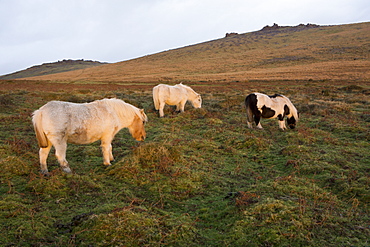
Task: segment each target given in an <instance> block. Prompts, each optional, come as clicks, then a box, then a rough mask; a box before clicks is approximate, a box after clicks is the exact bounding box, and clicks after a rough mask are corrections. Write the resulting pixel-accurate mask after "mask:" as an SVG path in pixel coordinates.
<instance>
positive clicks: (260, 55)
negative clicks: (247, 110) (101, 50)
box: [27, 22, 370, 84]
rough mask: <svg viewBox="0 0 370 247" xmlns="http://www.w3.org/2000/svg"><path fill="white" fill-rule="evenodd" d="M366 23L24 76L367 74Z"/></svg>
mask: <svg viewBox="0 0 370 247" xmlns="http://www.w3.org/2000/svg"><path fill="white" fill-rule="evenodd" d="M369 54H370V23H369V22H367V23H359V24H350V25H338V26H314V25H299V26H296V27H276V28H264V29H262V30H260V31H257V32H251V33H245V34H239V35H232V36H229V37H225V38H222V39H218V40H213V41H209V42H204V43H201V44H196V45H191V46H187V47H183V48H179V49H175V50H169V51H165V52H161V53H157V54H153V55H150V56H145V57H141V58H138V59H134V60H130V61H124V62H120V63H115V64H110V65H106V66H102V67H96V68H91V69H85V70H84V71H72V72H66V73H61V74H54V75H48V76H41V77H35V78H27V79H37V80H58V81H63V80H64V81H75V82H84V81H90V82H91V81H94V82H159V81H167V82H178V81H185V82H186V81H189V82H198V83H199V82H203V83H207V82H211V84H214V83H217V82H218V81H221V82H224V81H228V82H234V81H246V80H351V81H367V82H368V81H369V78H370V71H369V67H370V57H369Z"/></svg>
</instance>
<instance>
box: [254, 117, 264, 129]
mask: <svg viewBox="0 0 370 247" xmlns="http://www.w3.org/2000/svg"><path fill="white" fill-rule="evenodd" d="M254 122H255V123H256V125H257V126H256V127H257V128H258V129H263V128H262V125H261V117H260V116H257V115H255V116H254Z"/></svg>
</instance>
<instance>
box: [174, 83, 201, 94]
mask: <svg viewBox="0 0 370 247" xmlns="http://www.w3.org/2000/svg"><path fill="white" fill-rule="evenodd" d="M176 86H180V87H183V88H185V89H186V90H189V91H191V92H192V93H194V94H197V93H196V92H195V91H194V90H193V89H192V88H191V87H189V86H187V85H184V84H182V83H180V84H176Z"/></svg>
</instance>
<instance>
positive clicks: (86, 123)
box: [32, 99, 148, 174]
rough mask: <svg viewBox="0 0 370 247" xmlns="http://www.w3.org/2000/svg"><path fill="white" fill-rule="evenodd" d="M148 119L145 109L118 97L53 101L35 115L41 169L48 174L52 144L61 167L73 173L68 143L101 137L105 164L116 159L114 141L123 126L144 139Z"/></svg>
mask: <svg viewBox="0 0 370 247" xmlns="http://www.w3.org/2000/svg"><path fill="white" fill-rule="evenodd" d="M147 121H148V118H147V116H146V115H145V113H144V110H143V109H142V110H140V109H138V108H136V107H135V106H133V105H130V104H128V103H125V102H124V101H122V100H119V99H102V100H96V101H94V102H91V103H83V104H77V103H70V102H63V101H50V102H48V103H47V104H45V105H44V106H42V107H41V108H40V109H38V110H36V111H35V112H34V113H33V116H32V123H33V126H34V129H35V133H36V138H37V141H38V145H39V146H40V150H39V156H40V166H41V172H42V173H44V174H48V168H47V164H46V160H47V157H48V154H49V152H50V149H51V147H52V146H54V148H55V155H56V157H57V159H58V162H59V164H60V166H61V168H62V169H63V170H64V171H65V172H68V173H70V172H71V169H70V168H69V165H68V162H67V160H66V149H67V143H74V144H89V143H92V142H95V141H97V140H101V147H102V152H103V158H104V164H105V165H110V162H111V161H113V155H112V145H111V142H112V140H113V138H114V136H115V135H116V134H117V133H118V131H120V130H121V129H122V128H128V129H129V131H130V133H131V135H132V137H133V138H135V139H136V140H137V141H143V140H144V139H145V137H146V132H145V128H144V124H145V123H146V122H147Z"/></svg>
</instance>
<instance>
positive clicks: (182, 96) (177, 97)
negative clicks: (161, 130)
mask: <svg viewBox="0 0 370 247" xmlns="http://www.w3.org/2000/svg"><path fill="white" fill-rule="evenodd" d="M188 100H189V101H190V102H191V104H192V105H193V107H195V108H201V107H202V97H201V96H200V94H198V93H196V92H195V91H194V90H193V89H192V88H190V87H189V86H185V85H183V84H182V83H180V84H177V85H175V86H169V85H165V84H159V85H157V86H155V87H154V88H153V101H154V107H155V109H156V110H159V116H160V117H163V116H164V112H163V108H164V106H165V104H167V105H176V111H178V112H183V111H184V108H185V104H186V101H188Z"/></svg>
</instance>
